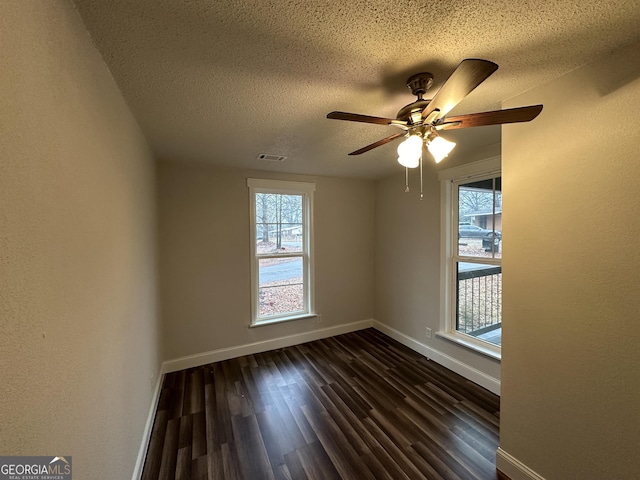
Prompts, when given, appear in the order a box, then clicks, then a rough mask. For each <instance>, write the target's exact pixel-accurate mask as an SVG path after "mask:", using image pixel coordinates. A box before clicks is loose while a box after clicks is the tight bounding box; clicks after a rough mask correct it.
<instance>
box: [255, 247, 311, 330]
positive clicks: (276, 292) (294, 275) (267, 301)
mask: <svg viewBox="0 0 640 480" xmlns="http://www.w3.org/2000/svg"><path fill="white" fill-rule="evenodd" d="M258 271H259V285H258V289H259V300H260V305H259V311H258V314H259V316H260V317H265V316H270V315H279V314H283V313H296V312H303V311H304V286H303V281H302V274H303V266H302V257H293V258H264V259H260V260H259V261H258Z"/></svg>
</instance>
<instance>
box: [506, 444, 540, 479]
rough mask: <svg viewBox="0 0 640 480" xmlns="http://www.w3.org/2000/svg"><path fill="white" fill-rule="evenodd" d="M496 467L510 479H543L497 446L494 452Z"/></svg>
mask: <svg viewBox="0 0 640 480" xmlns="http://www.w3.org/2000/svg"><path fill="white" fill-rule="evenodd" d="M496 468H497V469H498V470H500V471H501V472H502V473H504V474H505V475H506V476H508V477H509V478H510V479H511V480H544V477H543V476H541V475H538V474H537V473H536V472H534V471H533V470H531V469H530V468H529V467H527V466H526V465H525V464H524V463H522V462H521V461H520V460H518V459H517V458H515V457H513V456H512V455H509V454H508V453H507V452H505V451H504V450H502V448H498V451H497V452H496Z"/></svg>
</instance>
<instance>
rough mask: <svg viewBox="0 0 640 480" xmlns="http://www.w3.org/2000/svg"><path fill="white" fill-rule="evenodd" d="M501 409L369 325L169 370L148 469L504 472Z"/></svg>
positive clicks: (300, 474) (275, 474)
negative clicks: (499, 466)
mask: <svg viewBox="0 0 640 480" xmlns="http://www.w3.org/2000/svg"><path fill="white" fill-rule="evenodd" d="M499 409H500V405H499V398H498V397H497V396H496V395H493V394H492V393H490V392H488V391H487V390H484V389H483V388H481V387H479V386H477V385H475V384H473V383H471V382H469V381H467V380H465V379H464V378H462V377H460V376H458V375H456V374H455V373H453V372H451V371H449V370H447V369H445V368H444V367H442V366H440V365H438V364H436V363H434V362H432V361H429V360H427V359H426V358H424V357H422V356H421V355H419V354H417V353H415V352H413V351H412V350H410V349H408V348H406V347H405V346H403V345H401V344H400V343H398V342H396V341H395V340H393V339H391V338H389V337H387V336H386V335H384V334H382V333H380V332H378V331H377V330H374V329H367V330H361V331H359V332H354V333H349V334H346V335H340V336H336V337H332V338H328V339H325V340H319V341H315V342H310V343H305V344H302V345H297V346H294V347H288V348H282V349H278V350H273V351H270V352H266V353H260V354H256V355H247V356H244V357H240V358H235V359H232V360H226V361H222V362H217V363H213V364H210V365H205V366H202V367H198V368H190V369H188V370H183V371H180V372H175V373H171V374H168V375H167V376H166V377H165V379H164V384H163V388H162V392H161V395H160V400H159V405H158V410H157V413H156V418H155V423H154V426H153V431H152V434H151V440H150V443H149V450H148V453H147V458H146V460H145V465H144V471H143V475H142V478H143V480H151V479H153V480H156V479H180V480H184V479H198V480H200V479H207V480H217V479H238V480H241V479H246V480H258V479H272V480H280V479H292V480H298V479H300V480H304V479H311V480H316V479H317V480H327V479H340V478H342V479H358V480H359V479H407V480H415V479H429V480H437V479H456V480H468V479H483V480H484V479H491V480H495V479H497V478H498V477H497V475H496V470H495V452H496V449H497V447H498V439H499V428H498V427H499Z"/></svg>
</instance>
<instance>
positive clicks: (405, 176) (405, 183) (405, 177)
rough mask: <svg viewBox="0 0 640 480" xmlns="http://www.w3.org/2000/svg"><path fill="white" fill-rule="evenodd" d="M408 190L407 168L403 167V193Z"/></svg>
mask: <svg viewBox="0 0 640 480" xmlns="http://www.w3.org/2000/svg"><path fill="white" fill-rule="evenodd" d="M408 192H409V169H408V168H406V167H405V169H404V193H408Z"/></svg>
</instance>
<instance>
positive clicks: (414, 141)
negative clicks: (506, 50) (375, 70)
mask: <svg viewBox="0 0 640 480" xmlns="http://www.w3.org/2000/svg"><path fill="white" fill-rule="evenodd" d="M497 69H498V65H496V64H495V63H493V62H490V61H488V60H481V59H476V58H468V59H465V60H463V61H462V62H460V65H458V66H457V67H456V69H455V70H454V71H453V73H452V74H451V76H450V77H449V78H448V79H447V81H446V82H445V83H444V84H443V85H442V87H440V90H438V92H436V94H435V95H434V96H433V98H432V99H430V100H425V99H424V94H425V93H426V92H427V90H429V88H430V87H431V85H432V84H433V75H431V74H430V73H428V72H421V73H416V74H415V75H412V76H411V77H409V78H408V79H407V87H409V88H410V89H411V93H412V94H413V95H415V96H416V97H417V99H416V100H415V101H414V102H412V103H410V104H408V105H405V106H404V107H402V108H401V109H400V110H399V111H398V114H397V115H396V118H383V117H372V116H369V115H360V114H357V113H347V112H331V113H329V114H328V115H327V118H330V119H334V120H347V121H351V122H363V123H373V124H377V125H392V126H394V127H398V128H400V129H402V130H404V133H402V132H401V133H395V134H393V135H390V136H388V137H385V138H383V139H381V140H378V141H377V142H374V143H372V144H370V145H367V146H366V147H363V148H360V149H358V150H355V151H353V152H351V153H350V154H349V155H361V154H363V153H365V152H368V151H369V150H372V149H374V148H376V147H379V146H381V145H385V144H387V143H389V142H391V141H393V140H395V139H396V138H399V137H402V136H405V137H406V139H405V140H404V141H403V142H402V143H401V144H400V145H399V146H398V163H400V165H402V166H404V167H405V168H407V169H409V168H416V167H418V166H419V165H420V167H422V161H421V160H422V149H423V147H424V146H425V145H426V147H427V149H428V150H429V153H431V155H432V156H433V158H434V160H435V162H436V163H439V162H441V161H442V160H443V159H444V158H446V157H447V155H449V153H450V152H451V150H453V148H454V147H455V146H456V144H455V143H454V142H450V141H448V140H446V139H445V138H442V137H441V136H439V135H438V131H440V130H454V129H459V128H469V127H480V126H484V125H501V124H505V123H519V122H530V121H531V120H533V119H534V118H536V117H537V116H538V115H539V114H540V112H541V111H542V105H530V106H528V107H519V108H510V109H506V110H496V111H492V112H480V113H471V114H468V115H458V116H455V117H448V118H447V116H446V115H447V114H448V113H449V112H450V111H451V110H452V109H453V108H454V107H455V106H456V105H458V103H460V102H461V101H462V100H463V99H464V98H465V97H466V96H467V95H469V94H470V93H471V92H472V91H473V90H474V89H475V88H476V87H477V86H478V85H480V84H481V83H482V82H484V81H485V80H486V79H487V78H489V76H491V74H493V72H495V71H496V70H497ZM420 170H422V168H421V169H420ZM407 172H408V171H407ZM407 172H405V173H406V178H407V179H408V173H407ZM421 180H422V179H421ZM421 183H422V181H421ZM408 190H409V189H408V184H407V188H406V190H405V191H408ZM421 190H422V189H421ZM420 197H421V198H422V194H421V195H420Z"/></svg>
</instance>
